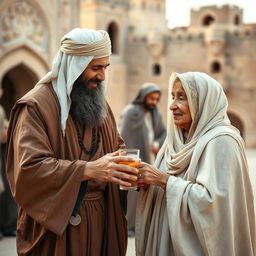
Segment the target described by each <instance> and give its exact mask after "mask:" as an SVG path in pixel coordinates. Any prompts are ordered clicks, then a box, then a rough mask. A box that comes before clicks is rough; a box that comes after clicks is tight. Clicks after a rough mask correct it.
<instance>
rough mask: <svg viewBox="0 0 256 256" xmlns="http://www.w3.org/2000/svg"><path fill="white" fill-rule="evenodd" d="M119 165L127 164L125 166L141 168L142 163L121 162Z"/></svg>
mask: <svg viewBox="0 0 256 256" xmlns="http://www.w3.org/2000/svg"><path fill="white" fill-rule="evenodd" d="M119 164H125V165H129V166H131V167H134V168H139V165H140V161H134V162H125V161H121V162H119Z"/></svg>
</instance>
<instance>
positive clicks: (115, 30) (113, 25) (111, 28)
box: [107, 21, 120, 54]
mask: <svg viewBox="0 0 256 256" xmlns="http://www.w3.org/2000/svg"><path fill="white" fill-rule="evenodd" d="M107 31H108V33H109V37H110V39H111V44H112V53H113V54H118V53H119V51H120V49H119V37H120V32H119V26H118V24H117V22H115V21H111V22H110V23H109V25H108V26H107Z"/></svg>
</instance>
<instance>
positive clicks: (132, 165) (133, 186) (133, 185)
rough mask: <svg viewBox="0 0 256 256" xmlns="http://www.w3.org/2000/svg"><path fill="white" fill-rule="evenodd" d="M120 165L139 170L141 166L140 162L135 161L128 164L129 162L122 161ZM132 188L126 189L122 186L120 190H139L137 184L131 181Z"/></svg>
mask: <svg viewBox="0 0 256 256" xmlns="http://www.w3.org/2000/svg"><path fill="white" fill-rule="evenodd" d="M119 164H125V165H129V166H131V167H134V168H139V165H140V161H139V160H137V161H136V160H135V161H133V162H128V161H120V162H119ZM129 182H130V183H131V184H132V186H131V187H125V186H120V189H122V190H130V189H131V190H136V189H137V182H136V181H134V182H131V181H129Z"/></svg>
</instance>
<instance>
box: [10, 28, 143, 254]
mask: <svg viewBox="0 0 256 256" xmlns="http://www.w3.org/2000/svg"><path fill="white" fill-rule="evenodd" d="M110 54H111V43H110V38H109V35H108V34H107V32H105V31H102V30H100V31H95V30H89V29H81V28H76V29H73V30H71V31H70V32H69V33H67V34H66V35H65V36H64V37H63V39H62V40H61V47H60V50H59V51H58V53H57V55H56V56H55V59H54V61H53V67H52V70H51V71H50V72H49V73H48V74H47V75H46V76H45V77H43V78H42V79H41V80H40V81H39V83H38V84H37V86H35V88H34V89H32V90H31V91H30V92H28V93H27V94H26V95H25V96H24V97H22V98H21V99H20V100H18V101H17V102H16V104H15V106H14V108H13V109H12V113H11V117H10V124H9V129H8V140H7V155H6V156H7V158H6V165H7V174H8V179H9V182H10V186H11V190H12V193H13V195H14V198H15V200H16V201H17V203H18V205H19V215H18V223H17V251H18V254H19V255H47V256H50V255H61V256H65V255H77V256H78V255H83V256H84V255H125V252H126V247H127V223H126V218H125V212H124V209H125V196H126V195H125V192H123V191H120V190H119V186H118V185H120V184H121V185H124V186H130V185H131V183H130V182H131V181H136V180H137V173H138V170H137V169H135V168H133V167H130V166H127V165H121V164H118V162H119V161H126V160H128V161H131V160H132V159H130V158H127V157H125V156H118V152H117V150H118V149H119V148H120V147H123V141H122V139H121V137H120V135H119V133H118V131H117V128H116V123H115V120H114V117H113V114H112V111H111V109H110V107H109V106H108V104H107V102H106V100H105V95H104V85H103V81H104V80H105V72H106V69H107V67H108V66H109V64H110V63H109V55H110ZM111 152H114V153H111ZM121 179H123V180H121ZM124 180H126V181H124ZM129 181H130V182H129ZM85 192H86V193H85ZM84 194H85V195H84ZM77 204H78V205H79V204H81V205H80V207H78V206H77ZM71 215H72V216H73V217H71Z"/></svg>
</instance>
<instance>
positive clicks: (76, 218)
mask: <svg viewBox="0 0 256 256" xmlns="http://www.w3.org/2000/svg"><path fill="white" fill-rule="evenodd" d="M69 223H70V224H71V225H72V226H78V225H79V224H80V223H81V217H80V215H79V214H77V215H76V216H71V217H70V219H69Z"/></svg>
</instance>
